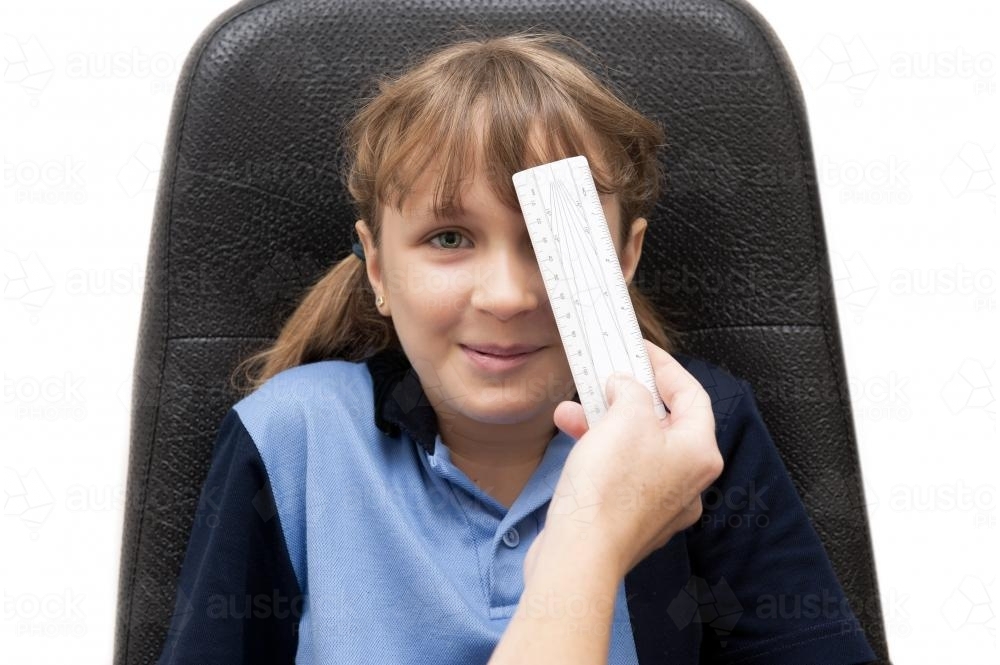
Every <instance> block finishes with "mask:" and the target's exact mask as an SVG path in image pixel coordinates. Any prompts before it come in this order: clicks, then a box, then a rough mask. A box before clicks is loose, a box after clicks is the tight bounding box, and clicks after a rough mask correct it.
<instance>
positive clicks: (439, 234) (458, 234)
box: [428, 231, 465, 249]
mask: <svg viewBox="0 0 1000 665" xmlns="http://www.w3.org/2000/svg"><path fill="white" fill-rule="evenodd" d="M443 236H452V237H455V236H457V237H459V238H464V237H465V236H463V235H462V234H461V233H460V232H458V231H442V232H441V233H438V234H437V235H435V236H433V237H432V238H431V239H430V240H429V241H428V242H433V241H434V240H436V239H437V238H441V237H443ZM435 247H438V248H439V249H459V248H458V247H452V246H450V245H449V246H446V247H441V246H440V245H435Z"/></svg>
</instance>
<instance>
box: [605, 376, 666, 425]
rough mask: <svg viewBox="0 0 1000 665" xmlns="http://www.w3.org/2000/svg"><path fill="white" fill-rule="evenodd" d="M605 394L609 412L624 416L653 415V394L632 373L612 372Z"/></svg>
mask: <svg viewBox="0 0 1000 665" xmlns="http://www.w3.org/2000/svg"><path fill="white" fill-rule="evenodd" d="M605 394H606V396H607V401H608V405H609V406H608V413H609V414H612V415H615V416H620V417H623V418H635V417H637V416H645V415H653V409H654V404H655V402H654V400H653V395H651V394H650V392H649V388H647V387H646V386H644V385H643V384H641V383H639V380H638V379H636V378H635V377H634V376H632V375H631V374H628V373H626V372H612V373H611V375H610V376H608V381H607V384H606V386H605Z"/></svg>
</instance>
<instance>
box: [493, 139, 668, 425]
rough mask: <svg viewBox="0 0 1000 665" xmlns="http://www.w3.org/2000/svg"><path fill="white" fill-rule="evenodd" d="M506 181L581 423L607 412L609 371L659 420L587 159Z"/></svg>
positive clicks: (662, 413)
mask: <svg viewBox="0 0 1000 665" xmlns="http://www.w3.org/2000/svg"><path fill="white" fill-rule="evenodd" d="M513 181H514V189H515V190H516V191H517V198H518V201H519V202H520V204H521V212H522V213H523V215H524V221H525V224H527V226H528V236H529V237H530V238H531V244H532V247H533V248H534V250H535V258H536V259H537V260H538V267H539V269H540V270H541V274H542V279H543V280H544V282H545V290H546V292H547V293H548V296H549V302H550V303H551V305H552V313H553V314H554V315H555V319H556V326H557V327H558V328H559V336H560V337H561V338H562V343H563V349H564V350H565V352H566V359H567V360H568V361H569V366H570V370H571V371H572V373H573V381H574V382H575V383H576V388H577V393H578V394H579V396H580V404H581V405H582V406H583V410H584V413H585V414H586V416H587V424H588V425H589V426H590V427H593V426H594V425H596V424H597V422H598V421H600V419H601V418H603V417H604V414H605V413H606V412H607V410H608V403H607V399H606V395H605V392H604V387H605V385H607V380H608V377H610V376H611V374H612V373H614V372H625V373H626V374H630V375H632V376H634V377H635V378H636V380H637V381H639V382H640V383H642V384H643V385H645V386H646V388H647V389H648V390H649V392H650V393H651V395H652V397H653V407H654V409H655V411H656V414H657V416H659V417H660V418H664V417H666V415H667V409H666V407H665V405H664V404H663V401H662V400H661V399H660V394H659V391H658V390H657V388H656V380H655V378H654V376H653V368H652V366H651V365H650V362H649V355H648V354H647V353H646V345H645V344H644V343H643V339H642V332H641V330H640V329H639V322H638V321H637V320H636V317H635V309H634V308H633V307H632V299H631V298H630V297H629V294H628V284H627V283H626V281H625V276H624V274H622V267H621V264H620V263H619V262H618V254H617V253H616V252H615V246H614V243H613V242H612V240H611V232H610V230H609V229H608V222H607V219H606V218H605V216H604V208H603V207H602V206H601V199H600V197H599V196H598V192H597V188H596V187H595V186H594V177H593V174H592V173H591V171H590V164H589V162H587V158H586V157H584V156H583V155H578V156H576V157H569V158H567V159H561V160H558V161H555V162H549V163H547V164H542V165H540V166H535V167H532V168H530V169H526V170H524V171H519V172H517V173H515V174H514V175H513Z"/></svg>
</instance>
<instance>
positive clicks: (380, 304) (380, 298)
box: [375, 296, 385, 307]
mask: <svg viewBox="0 0 1000 665" xmlns="http://www.w3.org/2000/svg"><path fill="white" fill-rule="evenodd" d="M383 303H385V298H383V297H382V296H379V297H378V300H376V301H375V304H376V305H378V306H379V307H381V306H382V305H383Z"/></svg>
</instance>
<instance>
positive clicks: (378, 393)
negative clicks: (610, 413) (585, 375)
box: [365, 347, 580, 455]
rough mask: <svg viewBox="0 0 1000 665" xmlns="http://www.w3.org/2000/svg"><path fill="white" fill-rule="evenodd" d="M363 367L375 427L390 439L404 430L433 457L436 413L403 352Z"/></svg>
mask: <svg viewBox="0 0 1000 665" xmlns="http://www.w3.org/2000/svg"><path fill="white" fill-rule="evenodd" d="M365 364H366V365H367V366H368V371H369V373H371V376H372V392H373V397H374V404H375V425H376V426H377V427H378V428H379V429H380V430H381V431H383V432H385V433H386V434H388V435H389V436H391V437H394V438H396V437H399V436H400V434H401V433H402V432H404V431H405V432H406V433H407V434H409V435H410V438H412V439H413V440H414V441H416V442H417V443H418V444H420V446H421V447H422V448H423V449H424V450H426V451H427V454H428V455H433V454H434V448H435V445H434V444H435V441H436V440H437V435H438V422H437V414H436V413H435V412H434V407H433V406H431V403H430V401H428V399H427V395H426V394H424V389H423V386H421V384H420V377H419V376H417V372H416V370H414V369H413V366H412V365H411V364H410V359H409V358H407V357H406V353H405V352H404V351H403V350H402V349H397V348H394V347H390V348H387V349H383V350H382V351H379V352H378V353H376V354H375V355H373V356H371V357H369V358H367V359H366V360H365ZM573 401H574V402H579V401H580V397H579V393H577V394H574V395H573Z"/></svg>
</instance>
